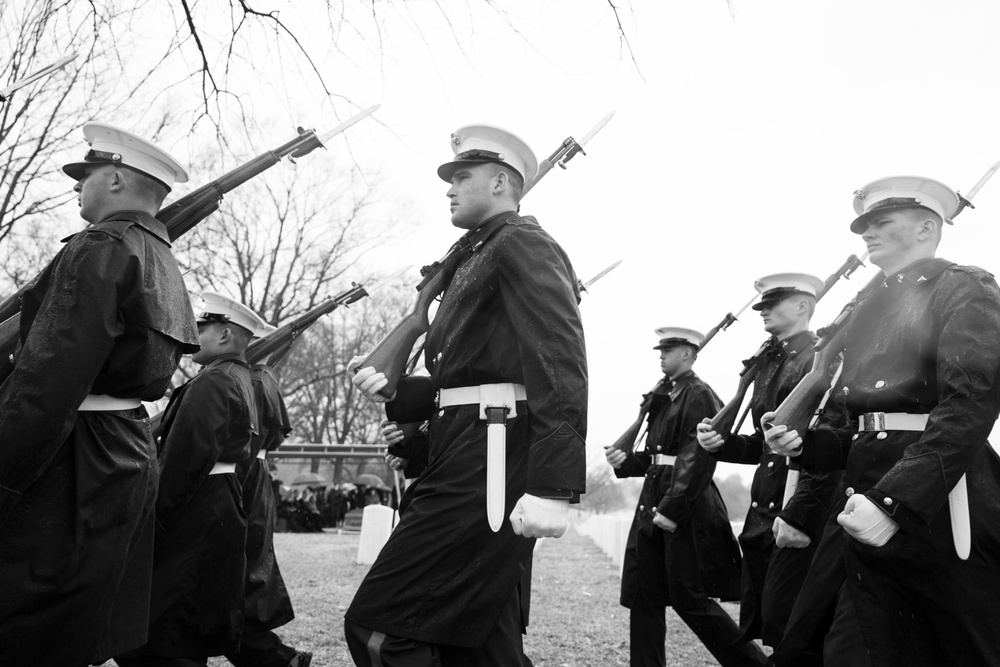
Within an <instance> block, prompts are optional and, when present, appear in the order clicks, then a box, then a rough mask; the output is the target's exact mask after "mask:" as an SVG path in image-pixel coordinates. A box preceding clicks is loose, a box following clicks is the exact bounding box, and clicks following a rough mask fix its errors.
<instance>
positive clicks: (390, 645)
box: [344, 588, 524, 667]
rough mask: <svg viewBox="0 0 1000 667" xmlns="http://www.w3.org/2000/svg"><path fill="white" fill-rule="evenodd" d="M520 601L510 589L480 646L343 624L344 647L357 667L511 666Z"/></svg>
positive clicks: (518, 647)
mask: <svg viewBox="0 0 1000 667" xmlns="http://www.w3.org/2000/svg"><path fill="white" fill-rule="evenodd" d="M521 627H522V626H521V600H520V595H519V593H518V590H517V588H515V589H514V592H513V594H512V595H511V597H510V600H509V601H508V602H507V606H506V607H505V608H504V611H503V613H501V614H500V619H499V620H498V621H497V624H496V625H495V626H494V627H493V630H492V631H490V634H489V635H488V636H487V637H486V643H485V644H483V645H482V646H477V647H474V648H473V647H467V646H450V645H445V644H428V643H426V642H421V641H417V640H415V639H407V638H406V637H396V636H393V635H388V634H385V633H384V632H376V631H374V630H371V629H369V628H364V627H361V626H360V625H356V624H354V623H351V622H350V621H344V632H345V634H346V636H347V647H348V648H349V649H350V651H351V657H352V658H353V659H354V664H355V665H357V666H358V667H511V665H520V664H522V660H523V659H524V658H523V653H524V649H523V645H522V643H521Z"/></svg>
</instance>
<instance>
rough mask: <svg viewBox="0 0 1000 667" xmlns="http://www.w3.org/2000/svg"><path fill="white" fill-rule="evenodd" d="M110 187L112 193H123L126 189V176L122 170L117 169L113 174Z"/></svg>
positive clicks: (109, 183)
mask: <svg viewBox="0 0 1000 667" xmlns="http://www.w3.org/2000/svg"><path fill="white" fill-rule="evenodd" d="M108 187H109V188H110V189H111V191H112V192H121V191H122V190H124V189H125V174H124V172H123V171H122V170H121V169H115V170H114V171H113V172H112V173H111V179H110V180H109V181H108Z"/></svg>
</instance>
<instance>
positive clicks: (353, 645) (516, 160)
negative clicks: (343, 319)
mask: <svg viewBox="0 0 1000 667" xmlns="http://www.w3.org/2000/svg"><path fill="white" fill-rule="evenodd" d="M452 148H453V150H454V152H455V153H456V155H455V159H454V160H453V161H451V162H448V163H445V164H443V165H441V167H440V168H439V169H438V175H439V176H440V177H441V178H442V179H443V180H444V181H446V182H448V183H450V187H449V189H448V192H447V196H448V198H449V200H450V204H451V220H452V224H454V225H455V226H456V227H459V228H462V229H465V230H467V232H466V234H465V235H464V236H463V238H462V240H461V241H460V242H459V248H460V249H459V250H458V251H457V252H456V254H454V255H452V256H451V259H450V260H448V263H447V264H446V269H445V270H448V271H453V272H454V273H453V277H452V278H451V280H450V283H449V284H448V285H447V287H446V289H445V291H444V297H443V298H442V301H441V305H440V308H439V309H438V311H437V314H436V316H435V318H434V321H433V322H432V323H431V325H430V329H429V331H428V333H427V339H426V346H425V354H426V366H427V369H428V370H429V371H430V377H412V376H411V377H406V378H403V379H402V380H401V381H400V382H399V385H398V391H397V392H396V393H395V395H394V396H393V400H391V401H390V402H388V403H387V404H386V412H387V416H388V418H389V419H390V420H393V421H397V422H400V423H413V422H420V421H423V420H426V419H430V429H429V443H428V446H429V452H428V460H427V465H426V467H425V468H424V470H423V472H422V473H420V475H419V476H418V478H417V479H416V481H415V482H414V483H413V486H412V487H411V488H412V489H413V493H412V495H408V497H409V503H408V505H407V506H406V508H405V510H404V511H402V512H401V515H400V523H399V525H398V526H397V527H396V528H395V530H394V531H393V533H392V536H391V537H390V538H389V541H388V542H387V543H386V545H385V547H384V548H383V549H382V552H381V553H380V554H379V557H378V559H377V560H376V562H375V564H374V565H373V566H372V568H371V570H370V571H369V573H368V575H367V577H366V578H365V580H364V581H363V582H362V584H361V587H360V588H359V589H358V592H357V594H356V595H355V597H354V601H353V602H352V603H351V606H350V608H349V609H348V611H347V614H346V623H345V630H346V633H347V641H348V646H349V648H350V649H351V654H352V656H353V658H354V660H355V662H356V663H357V664H358V665H385V667H393V666H396V665H425V664H426V665H431V664H441V665H455V666H459V665H461V666H467V665H498V666H499V665H517V664H520V661H521V657H522V646H521V631H522V629H523V627H524V619H523V618H522V616H521V591H520V590H519V582H520V581H521V579H522V575H523V573H524V571H525V569H526V568H527V567H528V566H529V564H530V562H531V556H532V549H533V547H534V544H535V540H534V539H533V538H535V537H542V536H554V537H558V536H560V535H562V534H563V532H564V531H565V530H566V526H567V522H568V519H567V516H568V507H569V503H570V502H571V501H572V500H575V499H576V498H577V497H578V496H579V494H580V493H582V492H583V491H584V483H585V476H586V475H585V443H584V438H585V436H586V427H587V422H586V405H587V365H586V353H585V350H584V339H583V327H582V324H581V321H580V313H579V309H578V302H579V292H578V288H577V279H576V276H575V274H574V272H573V269H572V266H571V265H570V262H569V259H568V257H567V256H566V254H565V252H563V250H562V249H561V248H560V247H559V245H558V244H557V243H556V242H555V241H554V240H553V239H552V237H551V236H550V235H549V234H548V233H547V232H546V231H545V230H543V229H542V228H541V226H539V224H538V223H537V222H536V221H535V220H534V219H533V218H530V217H522V216H520V215H518V213H517V212H516V211H517V209H518V204H519V201H520V198H521V193H522V188H524V185H525V183H526V182H529V181H530V180H531V179H532V177H533V176H534V175H535V172H536V170H537V160H536V159H535V156H534V154H533V153H532V152H531V149H530V148H528V147H527V145H526V144H525V143H524V142H523V141H522V140H520V139H519V138H518V137H516V136H514V135H513V134H511V133H509V132H506V131H504V130H501V129H499V128H495V127H491V126H485V125H478V126H468V127H465V128H462V129H460V130H458V131H457V132H456V133H455V135H454V140H453V144H452ZM351 366H352V367H354V366H355V362H352V363H351ZM354 382H355V384H356V385H358V386H359V387H360V388H361V389H362V391H364V392H365V393H366V395H368V396H369V397H372V398H375V399H377V397H378V396H379V394H378V392H379V390H380V389H382V388H384V387H385V385H386V383H387V379H386V377H385V375H384V374H383V373H381V372H377V371H376V370H375V369H374V368H373V367H365V368H361V369H360V370H359V371H358V373H357V374H356V375H355V377H354ZM436 393H437V394H438V398H437V400H435V394H436ZM381 400H385V398H382V399H381ZM485 413H489V416H491V420H490V421H494V420H493V419H492V418H493V417H496V416H498V415H496V414H494V413H500V414H499V417H500V420H499V421H497V422H496V423H493V424H490V425H489V426H484V425H483V423H482V420H483V417H484V414H485ZM503 413H506V415H507V418H506V426H503V424H502V422H503V419H502V416H503ZM488 432H490V435H488ZM496 435H499V436H500V437H501V438H503V439H500V440H499V441H498V439H497V438H496ZM498 444H499V448H496V445H498ZM491 451H496V452H498V453H499V455H500V459H499V461H496V460H494V459H489V462H487V461H488V457H489V454H490V452H491ZM496 501H499V512H498V513H495V512H496V509H497V508H496V507H495V505H494V503H496ZM497 517H498V518H499V520H498V521H496V522H495V523H494V520H495V519H496V518H497ZM438 659H440V662H435V661H436V660H438Z"/></svg>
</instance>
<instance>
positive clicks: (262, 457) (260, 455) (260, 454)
mask: <svg viewBox="0 0 1000 667" xmlns="http://www.w3.org/2000/svg"><path fill="white" fill-rule="evenodd" d="M257 458H259V459H260V460H261V461H266V460H267V450H266V449H262V450H260V451H259V452H257Z"/></svg>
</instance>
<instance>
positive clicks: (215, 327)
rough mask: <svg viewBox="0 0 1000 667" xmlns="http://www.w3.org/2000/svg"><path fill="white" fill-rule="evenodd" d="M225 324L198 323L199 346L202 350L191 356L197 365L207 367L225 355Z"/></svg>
mask: <svg viewBox="0 0 1000 667" xmlns="http://www.w3.org/2000/svg"><path fill="white" fill-rule="evenodd" d="M225 326H226V325H224V324H221V323H219V322H199V323H198V344H199V345H201V349H200V350H198V351H197V352H195V353H194V354H192V355H191V359H192V360H193V361H194V362H195V363H196V364H202V365H205V364H207V363H209V362H210V361H212V360H213V359H215V358H216V357H218V356H220V355H221V354H223V353H225V351H226V350H225V349H224V348H223V347H222V332H223V330H224V329H225Z"/></svg>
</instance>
